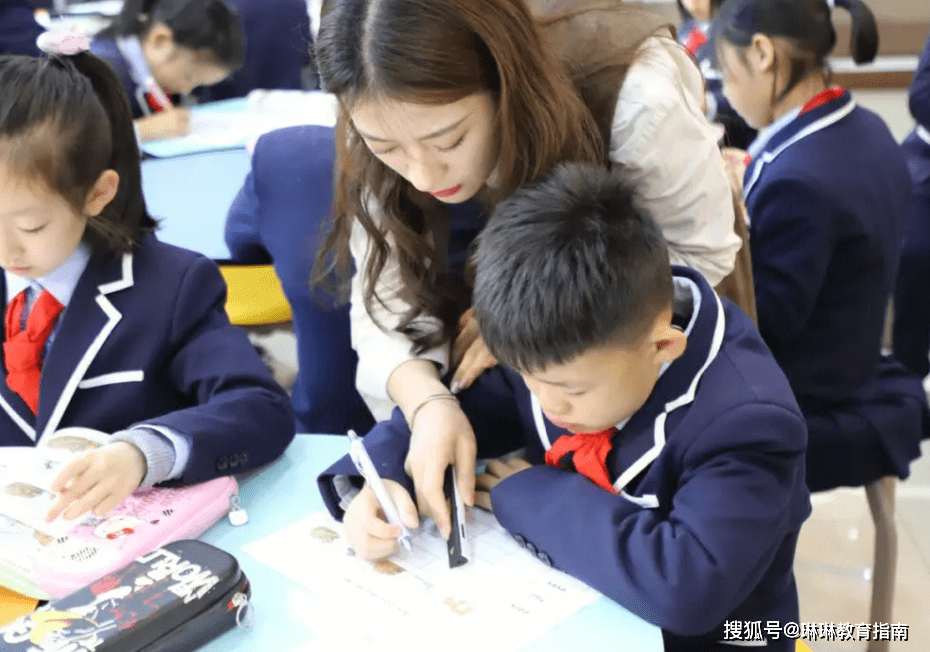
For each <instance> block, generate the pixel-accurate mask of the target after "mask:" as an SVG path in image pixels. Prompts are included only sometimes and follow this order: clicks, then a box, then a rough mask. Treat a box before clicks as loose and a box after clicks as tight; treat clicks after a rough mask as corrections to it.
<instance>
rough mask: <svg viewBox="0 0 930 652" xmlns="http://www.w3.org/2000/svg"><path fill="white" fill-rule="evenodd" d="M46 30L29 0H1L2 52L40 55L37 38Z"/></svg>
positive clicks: (0, 32) (0, 28) (0, 37)
mask: <svg viewBox="0 0 930 652" xmlns="http://www.w3.org/2000/svg"><path fill="white" fill-rule="evenodd" d="M44 31H45V29H44V28H43V27H42V26H41V25H39V23H37V22H36V19H35V9H34V8H33V7H32V5H31V4H30V3H29V0H2V1H0V54H28V55H30V56H34V57H37V56H39V55H40V54H42V52H41V50H39V46H38V45H36V39H37V38H39V34H41V33H42V32H44Z"/></svg>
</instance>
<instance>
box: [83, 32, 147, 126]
mask: <svg viewBox="0 0 930 652" xmlns="http://www.w3.org/2000/svg"><path fill="white" fill-rule="evenodd" d="M90 51H91V52H92V53H93V54H95V55H97V56H98V57H100V58H101V59H103V60H104V61H106V62H107V63H108V64H110V68H111V69H112V70H113V72H115V73H116V77H117V78H118V79H119V82H120V85H121V86H122V87H123V90H125V91H126V97H127V98H128V99H129V108H130V109H131V110H132V117H133V118H134V119H135V118H142V117H144V116H147V115H150V114H151V112H152V110H151V109H150V108H149V107H148V106H147V105H146V103H145V102H144V101H143V98H142V97H140V94H139V89H140V84H139V83H138V82H136V80H135V79H134V74H133V70H132V64H131V63H130V61H129V60H128V59H127V58H126V56H125V55H124V54H123V52H122V51H121V50H120V48H119V46H117V44H116V41H115V40H114V39H109V38H95V39H93V40H91V42H90ZM141 63H143V62H136V63H135V65H136V66H137V67H140V66H141ZM145 67H146V69H147V68H148V63H145Z"/></svg>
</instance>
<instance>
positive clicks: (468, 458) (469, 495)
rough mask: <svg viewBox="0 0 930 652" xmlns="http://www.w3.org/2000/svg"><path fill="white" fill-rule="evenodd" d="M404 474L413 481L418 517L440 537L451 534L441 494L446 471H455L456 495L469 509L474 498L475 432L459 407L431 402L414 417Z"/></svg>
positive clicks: (451, 403)
mask: <svg viewBox="0 0 930 652" xmlns="http://www.w3.org/2000/svg"><path fill="white" fill-rule="evenodd" d="M411 425H412V428H413V432H412V434H411V437H410V450H409V451H408V452H407V460H406V462H405V464H404V470H406V472H407V475H409V476H410V477H411V478H413V486H414V490H415V492H416V499H417V505H418V506H419V508H420V513H421V514H423V515H425V516H430V517H432V519H433V520H434V521H436V525H437V526H439V531H440V532H442V535H443V536H444V537H446V538H448V536H449V533H450V531H451V525H450V522H451V518H450V514H449V505H448V503H447V502H446V496H445V493H444V492H443V483H444V481H445V475H446V469H447V468H448V467H449V466H454V467H455V474H456V478H457V480H458V485H459V493H460V494H461V496H462V500H463V501H464V502H465V504H466V505H468V506H469V507H470V506H472V505H474V503H475V498H474V493H475V460H476V456H477V444H476V442H475V432H474V430H472V427H471V424H470V423H469V422H468V417H466V416H465V413H464V412H462V408H461V407H459V405H458V403H457V402H455V401H451V400H433V401H430V402H429V403H426V404H425V405H424V406H423V407H422V408H420V410H419V411H418V412H417V414H416V418H415V419H414V422H413V424H411Z"/></svg>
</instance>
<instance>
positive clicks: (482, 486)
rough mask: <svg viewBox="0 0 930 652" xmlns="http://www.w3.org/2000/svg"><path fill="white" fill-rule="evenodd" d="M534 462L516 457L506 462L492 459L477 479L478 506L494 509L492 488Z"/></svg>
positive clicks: (476, 501) (476, 496) (476, 499)
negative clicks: (492, 505)
mask: <svg viewBox="0 0 930 652" xmlns="http://www.w3.org/2000/svg"><path fill="white" fill-rule="evenodd" d="M531 466H533V465H532V464H530V463H529V462H527V461H526V460H524V459H520V458H519V457H515V458H513V459H511V460H508V461H506V462H504V461H501V460H491V461H490V462H488V464H487V466H486V467H485V469H484V473H482V474H481V475H479V476H478V478H477V481H476V488H477V491H476V492H475V504H476V505H478V507H484V508H485V509H486V510H488V511H489V512H490V511H494V510H493V508H492V507H491V489H493V488H494V487H496V486H497V485H498V484H500V483H501V482H503V481H504V480H506V479H507V478H509V477H510V476H512V475H513V474H514V473H519V472H520V471H523V470H524V469H528V468H530V467H531Z"/></svg>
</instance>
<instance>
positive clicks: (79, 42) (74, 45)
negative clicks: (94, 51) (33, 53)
mask: <svg viewBox="0 0 930 652" xmlns="http://www.w3.org/2000/svg"><path fill="white" fill-rule="evenodd" d="M36 45H38V46H39V49H40V50H42V51H43V52H45V53H46V54H58V55H65V56H69V57H70V56H74V55H75V54H78V53H79V52H87V51H88V50H89V49H90V39H89V38H87V37H86V36H82V35H81V34H74V33H73V32H43V33H41V34H39V38H37V39H36Z"/></svg>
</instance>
